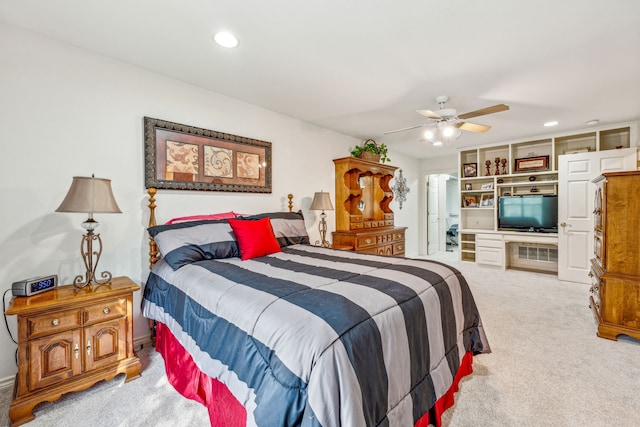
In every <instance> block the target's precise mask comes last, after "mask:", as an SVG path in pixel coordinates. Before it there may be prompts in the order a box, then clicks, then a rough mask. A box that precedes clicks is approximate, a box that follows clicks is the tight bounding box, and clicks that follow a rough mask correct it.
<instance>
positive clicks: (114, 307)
mask: <svg viewBox="0 0 640 427" xmlns="http://www.w3.org/2000/svg"><path fill="white" fill-rule="evenodd" d="M126 315H127V300H126V299H125V298H118V299H113V300H107V301H102V302H100V303H97V304H93V305H88V306H87V307H86V308H85V315H84V323H85V324H91V323H96V322H104V321H106V320H111V319H118V318H120V317H124V316H126Z"/></svg>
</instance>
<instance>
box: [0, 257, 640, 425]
mask: <svg viewBox="0 0 640 427" xmlns="http://www.w3.org/2000/svg"><path fill="white" fill-rule="evenodd" d="M436 258H438V259H442V260H446V261H447V262H449V263H451V264H452V265H454V266H456V267H457V268H459V269H460V270H461V271H462V272H463V273H464V274H465V276H466V277H467V280H468V282H469V285H470V287H471V289H472V291H473V293H474V295H475V298H476V302H477V304H478V306H479V309H480V313H481V315H482V319H483V322H484V325H485V330H486V332H487V335H488V338H489V341H490V344H491V347H492V350H493V353H491V354H486V355H479V356H477V357H476V358H475V360H474V370H475V372H474V374H473V375H471V376H470V377H467V378H465V379H464V380H463V381H462V382H461V384H460V392H459V393H457V394H456V404H455V406H454V407H453V408H452V409H450V410H449V411H447V412H446V413H445V415H444V417H443V421H444V425H445V426H448V427H458V426H469V427H471V426H473V427H476V426H582V427H590V426H593V427H602V426H639V425H640V343H639V342H638V341H636V340H632V339H629V338H626V339H625V338H623V339H621V340H619V341H617V342H616V341H610V340H605V339H602V338H598V337H596V327H595V323H594V321H593V317H592V315H591V312H590V309H589V308H588V296H589V291H588V288H589V286H588V285H583V284H576V283H570V282H561V281H559V280H557V279H556V278H555V277H554V276H552V275H548V274H538V273H527V272H519V271H515V270H507V271H502V270H499V269H494V268H488V267H480V266H476V265H474V264H470V263H461V262H458V261H457V260H456V259H455V254H452V253H441V254H440V255H438V256H437V257H436ZM139 356H140V357H141V359H142V363H143V376H142V378H139V379H137V380H135V381H131V382H129V383H126V384H125V383H124V382H123V381H122V378H120V377H118V378H116V379H114V380H113V381H110V382H105V383H100V384H98V385H97V386H95V387H93V388H91V389H89V390H87V391H84V392H80V393H72V394H69V395H66V396H64V397H63V398H62V399H61V400H59V401H57V402H55V403H53V404H50V403H45V404H42V405H41V406H39V407H38V409H37V410H36V419H35V420H34V421H32V422H31V423H29V424H26V425H27V426H28V427H40V426H42V427H44V426H72V427H73V426H78V427H80V426H82V427H84V426H92V427H101V426H105V427H106V426H109V427H112V426H167V427H181V426H185V427H187V426H189V427H191V426H194V427H199V426H208V425H209V421H208V416H207V412H206V410H205V409H204V408H203V407H202V406H200V405H199V404H198V403H195V402H193V401H189V400H187V399H185V398H183V397H181V396H180V395H178V393H177V392H175V391H174V390H173V388H172V387H171V386H170V385H169V384H168V383H167V380H166V377H165V375H164V366H163V361H162V358H161V357H160V356H159V355H158V354H157V353H155V352H154V351H153V349H150V348H145V349H143V350H142V351H140V352H139ZM10 399H11V389H9V388H5V389H3V390H0V426H8V425H9V419H8V408H9V402H10Z"/></svg>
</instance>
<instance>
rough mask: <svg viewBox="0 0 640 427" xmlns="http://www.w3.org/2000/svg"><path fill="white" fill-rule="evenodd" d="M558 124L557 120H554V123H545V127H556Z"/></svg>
mask: <svg viewBox="0 0 640 427" xmlns="http://www.w3.org/2000/svg"><path fill="white" fill-rule="evenodd" d="M557 124H558V121H557V120H552V121H550V122H547V123H545V124H544V125H545V126H546V127H549V126H555V125H557Z"/></svg>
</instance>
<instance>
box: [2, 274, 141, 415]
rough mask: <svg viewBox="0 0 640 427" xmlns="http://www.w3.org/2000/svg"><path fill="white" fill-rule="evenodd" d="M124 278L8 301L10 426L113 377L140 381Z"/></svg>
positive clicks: (129, 283)
mask: <svg viewBox="0 0 640 427" xmlns="http://www.w3.org/2000/svg"><path fill="white" fill-rule="evenodd" d="M138 289H140V288H139V287H138V286H137V285H136V284H135V283H133V282H132V281H131V280H130V279H129V278H127V277H117V278H114V279H112V281H111V283H110V284H106V285H101V286H94V287H93V288H92V287H86V288H82V289H76V288H75V287H74V286H73V285H65V286H60V287H58V288H57V289H54V290H52V291H48V292H45V293H41V294H38V295H33V296H30V297H13V299H12V300H11V304H10V306H9V309H8V310H7V311H6V314H8V315H17V316H18V374H17V375H16V382H15V388H14V392H13V401H12V403H11V407H10V409H9V417H10V418H11V421H12V426H18V425H20V424H24V423H26V422H28V421H30V420H32V419H33V418H34V416H33V413H32V411H33V408H34V407H35V406H36V405H37V404H38V403H40V402H43V401H49V402H53V401H55V400H58V399H59V398H60V396H62V395H63V394H64V393H68V392H71V391H79V390H84V389H86V388H88V387H90V386H91V385H93V384H95V383H96V382H98V381H101V380H110V379H112V378H113V377H115V376H116V375H117V374H119V373H125V374H126V375H127V378H126V381H129V380H131V379H134V378H137V377H139V376H140V368H141V364H140V360H139V359H138V356H137V355H136V353H135V351H134V350H133V305H132V304H133V292H134V291H137V290H138Z"/></svg>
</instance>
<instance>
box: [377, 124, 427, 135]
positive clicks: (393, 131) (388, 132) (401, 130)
mask: <svg viewBox="0 0 640 427" xmlns="http://www.w3.org/2000/svg"><path fill="white" fill-rule="evenodd" d="M423 126H426V124H425V125H417V126H410V127H408V128H402V129H396V130H388V131H386V132H384V135H389V134H390V133H396V132H403V131H405V130H411V129H417V128H421V127H423Z"/></svg>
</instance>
